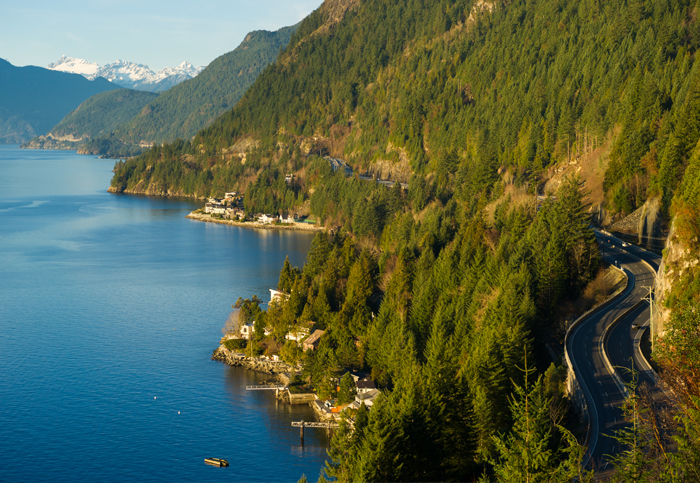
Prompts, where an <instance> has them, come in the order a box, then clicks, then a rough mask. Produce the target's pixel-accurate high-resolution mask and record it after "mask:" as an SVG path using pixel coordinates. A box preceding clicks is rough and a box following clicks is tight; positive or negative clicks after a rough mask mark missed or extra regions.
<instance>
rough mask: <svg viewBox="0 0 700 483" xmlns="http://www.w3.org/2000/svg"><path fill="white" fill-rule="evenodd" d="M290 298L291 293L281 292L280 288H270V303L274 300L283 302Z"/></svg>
mask: <svg viewBox="0 0 700 483" xmlns="http://www.w3.org/2000/svg"><path fill="white" fill-rule="evenodd" d="M288 298H289V294H286V293H284V292H280V291H279V290H274V289H270V303H272V302H282V301H284V300H287V299H288Z"/></svg>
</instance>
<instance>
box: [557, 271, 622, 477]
mask: <svg viewBox="0 0 700 483" xmlns="http://www.w3.org/2000/svg"><path fill="white" fill-rule="evenodd" d="M612 267H613V268H614V269H616V270H618V271H620V272H622V274H623V275H624V276H625V278H627V284H626V285H625V288H624V289H623V290H622V291H621V292H619V293H615V294H613V295H611V296H610V297H608V299H607V300H605V301H604V302H603V303H601V304H600V305H597V306H596V307H593V308H592V309H590V310H588V311H587V312H585V313H584V314H583V315H581V316H580V317H579V318H578V319H576V320H575V321H574V322H572V324H571V325H570V326H569V329H568V330H567V331H566V336H565V337H564V356H565V359H566V365H567V367H568V371H567V378H566V390H567V393H568V394H569V397H570V398H571V399H572V400H573V401H574V404H575V405H576V407H577V408H578V410H579V412H580V413H581V416H582V418H583V420H584V421H586V423H587V424H588V429H587V430H586V440H585V441H584V445H587V446H588V443H589V440H590V438H591V420H590V414H589V411H588V404H587V403H586V397H585V396H586V395H587V396H588V398H589V399H593V396H592V395H591V393H590V391H589V389H588V388H587V387H586V386H585V384H584V385H582V384H581V383H580V382H579V380H578V378H577V377H576V371H577V370H578V367H575V365H574V364H573V362H572V360H571V356H570V355H569V338H570V337H571V334H572V333H573V332H574V331H575V330H576V329H577V328H578V327H579V326H580V325H581V323H582V322H583V321H584V320H585V319H586V318H587V317H589V316H590V315H592V314H593V313H594V312H597V311H599V310H601V309H603V308H605V307H607V306H609V305H611V304H612V303H613V302H616V301H617V300H619V299H620V298H623V297H626V296H627V295H629V293H630V292H631V291H632V287H634V285H633V284H632V283H631V280H630V278H629V277H628V276H627V273H625V271H624V270H622V269H620V268H617V267H616V266H614V265H612ZM572 396H573V397H572ZM593 411H596V420H597V419H598V416H597V414H598V413H597V409H596V408H595V406H593ZM590 449H591V448H590V446H589V451H588V452H587V453H588V455H587V457H586V459H585V461H584V462H583V466H584V467H585V466H586V465H588V462H589V461H590V458H591V451H590Z"/></svg>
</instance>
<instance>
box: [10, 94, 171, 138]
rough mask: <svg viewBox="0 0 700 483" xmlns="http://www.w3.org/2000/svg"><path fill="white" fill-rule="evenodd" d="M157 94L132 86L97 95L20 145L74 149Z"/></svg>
mask: <svg viewBox="0 0 700 483" xmlns="http://www.w3.org/2000/svg"><path fill="white" fill-rule="evenodd" d="M157 97H158V94H154V93H152V92H144V91H135V90H131V89H117V90H114V91H109V92H102V93H100V94H96V95H94V96H92V97H91V98H89V99H88V100H86V101H85V102H83V103H82V104H80V105H79V106H78V107H77V108H76V109H75V110H74V111H73V112H71V113H70V114H68V115H67V116H66V117H64V118H63V120H61V122H59V123H58V124H56V125H55V126H54V127H53V128H52V129H51V132H50V133H47V135H46V136H39V137H37V138H34V139H32V140H31V141H30V142H29V143H27V144H26V145H25V146H23V147H29V148H40V149H49V148H61V147H64V148H65V149H76V148H77V147H78V146H79V145H80V144H81V143H82V142H84V141H85V140H88V139H93V138H95V137H98V136H101V135H105V134H107V135H109V133H111V132H112V130H114V128H116V127H117V126H119V125H120V124H122V123H124V122H127V121H128V120H130V119H131V118H132V117H134V116H135V115H136V114H137V113H138V112H139V111H140V110H141V108H142V107H143V106H145V105H146V104H148V103H149V102H151V101H153V100H154V99H155V98H157Z"/></svg>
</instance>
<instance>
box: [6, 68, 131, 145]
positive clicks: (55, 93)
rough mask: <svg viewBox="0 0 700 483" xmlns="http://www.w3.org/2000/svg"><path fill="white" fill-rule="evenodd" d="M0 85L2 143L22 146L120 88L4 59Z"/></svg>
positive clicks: (99, 80) (76, 75) (103, 81)
mask: <svg viewBox="0 0 700 483" xmlns="http://www.w3.org/2000/svg"><path fill="white" fill-rule="evenodd" d="M0 85H1V86H2V89H0V143H22V142H25V141H27V140H28V139H30V138H32V137H34V136H38V135H42V134H45V133H46V132H48V131H49V130H50V129H51V128H52V127H53V126H55V125H56V124H57V123H58V122H60V121H61V119H63V118H64V117H65V116H66V115H67V114H68V113H69V112H71V111H72V110H73V109H75V108H76V107H77V106H78V105H79V104H80V103H81V102H83V101H84V100H86V99H87V98H89V97H91V96H92V95H94V94H97V93H100V92H104V91H108V90H112V89H117V88H118V86H116V85H114V84H112V83H111V82H109V81H107V80H106V79H102V78H97V79H95V80H94V81H90V80H88V79H86V78H85V77H83V76H81V75H78V74H70V73H66V72H56V71H52V70H49V69H44V68H42V67H35V66H26V67H17V66H14V65H12V64H11V63H9V62H8V61H6V60H4V59H0Z"/></svg>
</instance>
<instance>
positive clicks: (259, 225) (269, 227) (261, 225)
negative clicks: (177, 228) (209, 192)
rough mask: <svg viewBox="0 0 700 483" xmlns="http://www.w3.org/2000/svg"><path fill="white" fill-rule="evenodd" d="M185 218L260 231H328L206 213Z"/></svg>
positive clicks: (298, 225)
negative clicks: (218, 216)
mask: <svg viewBox="0 0 700 483" xmlns="http://www.w3.org/2000/svg"><path fill="white" fill-rule="evenodd" d="M185 218H189V219H190V220H197V221H203V222H206V223H219V224H221V225H232V226H241V227H244V228H256V229H260V230H294V231H311V232H316V231H325V230H326V228H325V227H323V226H319V225H310V224H308V223H292V224H289V225H275V224H267V223H260V222H257V221H247V222H241V221H234V220H221V219H218V218H213V217H212V216H211V215H208V214H204V213H195V212H194V211H193V212H192V213H190V214H189V215H187V216H186V217H185Z"/></svg>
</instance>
